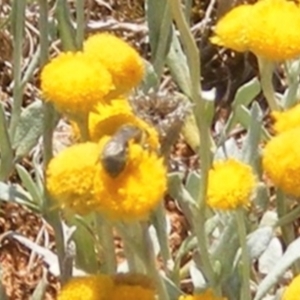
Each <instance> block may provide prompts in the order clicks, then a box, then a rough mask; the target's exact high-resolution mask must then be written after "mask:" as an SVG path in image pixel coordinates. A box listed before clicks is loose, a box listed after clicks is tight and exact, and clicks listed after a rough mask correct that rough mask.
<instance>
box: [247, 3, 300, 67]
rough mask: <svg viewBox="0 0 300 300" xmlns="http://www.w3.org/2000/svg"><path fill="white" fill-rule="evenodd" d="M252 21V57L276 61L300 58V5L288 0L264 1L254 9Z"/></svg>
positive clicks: (249, 30) (250, 38)
mask: <svg viewBox="0 0 300 300" xmlns="http://www.w3.org/2000/svg"><path fill="white" fill-rule="evenodd" d="M250 18H251V20H250V23H249V25H250V24H251V26H249V27H248V35H249V40H250V45H249V47H250V50H251V51H252V52H253V53H255V54H256V55H260V56H263V57H265V58H268V59H269V60H275V61H278V60H285V59H292V58H296V57H298V56H299V55H300V40H299V31H298V28H299V27H300V9H299V7H298V4H296V3H295V2H293V1H287V0H262V1H259V2H257V3H256V4H255V5H254V9H253V14H252V16H251V17H250ZM283 24H293V26H283Z"/></svg>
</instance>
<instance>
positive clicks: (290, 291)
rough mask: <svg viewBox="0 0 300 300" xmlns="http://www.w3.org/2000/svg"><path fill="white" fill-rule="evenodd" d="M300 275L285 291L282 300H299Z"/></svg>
mask: <svg viewBox="0 0 300 300" xmlns="http://www.w3.org/2000/svg"><path fill="white" fill-rule="evenodd" d="M299 295H300V275H298V276H296V277H295V278H294V279H293V281H292V282H291V283H290V285H289V286H288V287H287V288H286V290H285V291H284V294H283V297H282V300H299Z"/></svg>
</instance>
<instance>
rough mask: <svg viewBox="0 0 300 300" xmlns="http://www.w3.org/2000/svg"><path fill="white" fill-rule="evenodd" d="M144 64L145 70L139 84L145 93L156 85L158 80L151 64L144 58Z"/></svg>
mask: <svg viewBox="0 0 300 300" xmlns="http://www.w3.org/2000/svg"><path fill="white" fill-rule="evenodd" d="M144 64H145V69H146V70H145V76H144V78H143V82H142V84H141V88H142V89H143V92H144V93H145V94H146V93H147V92H148V91H149V90H150V89H151V88H154V87H156V86H158V83H159V81H158V77H157V74H156V73H155V70H154V68H153V66H152V64H151V63H150V62H148V61H146V60H144Z"/></svg>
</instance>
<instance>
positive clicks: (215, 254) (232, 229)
mask: <svg viewBox="0 0 300 300" xmlns="http://www.w3.org/2000/svg"><path fill="white" fill-rule="evenodd" d="M228 245H230V247H228ZM238 248H239V238H238V234H237V228H236V219H235V218H234V217H233V216H231V217H230V219H229V221H228V222H227V224H226V227H225V229H224V230H223V231H222V233H221V236H220V237H219V239H218V240H217V241H216V242H215V243H214V244H213V245H212V246H211V248H210V251H211V257H212V261H218V262H219V263H220V265H221V275H220V276H221V277H220V280H221V281H222V282H224V281H226V280H227V279H228V278H229V277H230V274H231V273H232V267H233V266H232V264H233V261H234V257H235V255H236V252H237V250H238Z"/></svg>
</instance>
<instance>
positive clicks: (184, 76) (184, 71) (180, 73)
mask: <svg viewBox="0 0 300 300" xmlns="http://www.w3.org/2000/svg"><path fill="white" fill-rule="evenodd" d="M166 63H167V65H168V67H169V69H170V72H171V75H172V78H173V79H174V81H175V82H176V83H177V84H178V86H179V88H180V89H181V90H182V91H183V93H184V94H185V95H186V96H188V97H189V98H191V94H192V93H191V86H190V72H189V68H188V64H187V59H186V55H185V54H184V52H183V50H182V47H181V44H180V41H179V39H178V37H177V35H176V34H175V32H174V31H173V34H172V42H171V47H170V50H169V53H168V56H167V59H166Z"/></svg>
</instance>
